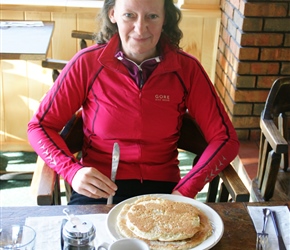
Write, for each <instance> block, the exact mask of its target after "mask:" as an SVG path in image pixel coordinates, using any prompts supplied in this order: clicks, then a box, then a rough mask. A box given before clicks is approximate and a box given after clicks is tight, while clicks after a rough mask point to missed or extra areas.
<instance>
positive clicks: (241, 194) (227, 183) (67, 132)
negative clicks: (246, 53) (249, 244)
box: [32, 110, 249, 205]
mask: <svg viewBox="0 0 290 250" xmlns="http://www.w3.org/2000/svg"><path fill="white" fill-rule="evenodd" d="M82 125H83V123H82V116H81V110H80V111H78V112H77V113H76V114H75V115H74V116H73V117H72V119H71V120H70V121H69V123H68V124H67V125H66V126H65V128H64V129H63V130H62V132H61V136H62V137H63V138H64V140H65V142H66V144H67V146H68V147H69V149H70V150H71V152H72V153H77V152H79V151H80V150H81V148H82V144H83V127H82ZM193 141H194V142H195V143H192V142H193ZM206 146H207V142H206V141H205V139H204V137H203V135H202V133H201V131H200V129H199V128H198V126H197V124H196V123H195V121H194V120H193V119H192V118H191V117H190V115H189V114H185V116H184V118H183V125H182V128H181V135H180V139H179V141H178V148H180V149H182V150H186V151H189V152H192V153H194V154H196V155H197V157H198V155H200V154H201V153H202V152H203V151H204V149H205V147H206ZM220 179H221V181H222V183H221V187H220V191H219V194H218V185H219V182H220ZM65 186H66V196H67V199H68V201H69V198H70V194H71V187H70V186H69V185H68V184H67V183H66V185H65ZM32 187H33V190H34V193H35V194H36V199H37V204H38V205H59V204H61V192H60V177H59V176H58V175H57V173H56V172H54V170H52V169H51V168H50V167H48V166H47V165H46V164H45V163H44V161H43V160H42V159H41V158H40V157H38V161H37V168H36V171H35V172H34V176H33V180H32ZM229 197H230V198H229ZM229 199H231V200H233V201H245V202H246V201H249V192H248V190H247V188H246V187H245V185H244V184H243V182H242V181H241V179H240V178H239V176H238V174H237V172H236V171H235V169H234V168H233V167H232V165H229V166H227V167H226V168H225V169H224V170H223V171H222V172H221V173H220V174H219V175H218V176H217V177H216V178H215V179H214V180H213V181H211V182H210V184H209V190H208V193H207V202H215V201H218V202H222V201H223V202H225V201H228V200H229Z"/></svg>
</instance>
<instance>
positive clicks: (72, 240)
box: [61, 209, 96, 250]
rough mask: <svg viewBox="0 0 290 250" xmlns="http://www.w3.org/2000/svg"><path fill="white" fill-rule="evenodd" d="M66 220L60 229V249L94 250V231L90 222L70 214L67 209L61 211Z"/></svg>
mask: <svg viewBox="0 0 290 250" xmlns="http://www.w3.org/2000/svg"><path fill="white" fill-rule="evenodd" d="M63 212H64V213H65V214H66V215H67V217H68V220H67V221H66V222H65V223H64V225H63V228H62V231H61V233H62V239H63V242H62V245H63V246H62V247H63V248H62V249H64V250H95V247H94V239H95V236H96V229H95V227H94V225H93V224H92V222H90V221H87V220H81V219H79V218H78V217H76V216H74V215H72V214H70V212H69V210H68V209H64V211H63Z"/></svg>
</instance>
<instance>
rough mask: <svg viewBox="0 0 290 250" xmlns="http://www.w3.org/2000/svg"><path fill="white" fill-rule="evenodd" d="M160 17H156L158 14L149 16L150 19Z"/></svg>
mask: <svg viewBox="0 0 290 250" xmlns="http://www.w3.org/2000/svg"><path fill="white" fill-rule="evenodd" d="M157 17H158V15H156V14H151V15H149V18H150V19H156V18H157Z"/></svg>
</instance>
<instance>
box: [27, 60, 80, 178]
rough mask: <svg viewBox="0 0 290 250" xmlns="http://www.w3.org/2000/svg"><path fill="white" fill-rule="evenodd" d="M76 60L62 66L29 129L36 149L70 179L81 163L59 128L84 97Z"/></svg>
mask: <svg viewBox="0 0 290 250" xmlns="http://www.w3.org/2000/svg"><path fill="white" fill-rule="evenodd" d="M77 61H78V60H77V57H74V58H73V60H72V61H70V62H69V63H68V64H67V65H66V67H65V68H64V69H63V70H62V72H61V74H60V75H59V76H58V78H57V80H56V81H55V83H54V84H53V86H52V88H51V89H50V90H49V91H48V93H47V94H46V95H45V97H44V99H43V100H42V102H41V103H40V105H39V108H38V110H37V111H36V113H35V114H34V115H33V117H32V119H31V120H30V121H29V123H28V130H27V133H28V140H29V142H30V144H31V145H32V147H33V149H34V150H35V152H36V153H37V154H38V155H39V156H40V157H41V158H42V159H43V160H44V161H45V162H46V164H47V165H48V166H49V167H51V168H52V169H54V170H55V171H56V172H57V173H59V174H61V176H62V177H63V178H64V179H65V180H67V181H68V182H69V183H71V181H72V178H73V176H74V175H75V173H76V172H77V171H78V170H79V169H80V168H81V167H82V165H81V163H80V162H79V161H78V160H77V159H76V158H75V157H74V155H73V154H71V153H70V151H69V149H68V148H67V146H66V144H65V142H64V140H63V139H62V138H61V137H60V135H59V132H60V131H61V129H62V128H63V127H64V125H65V124H66V123H67V122H68V121H69V120H70V118H71V117H72V115H73V114H74V113H75V112H76V111H77V110H78V109H79V108H80V107H81V105H82V102H83V100H84V96H85V82H86V81H85V80H84V79H80V77H83V76H79V75H81V74H76V73H75V72H78V71H79V70H81V69H80V68H79V67H80V66H79V65H80V64H79V63H78V62H77ZM82 70H83V69H82ZM84 75H85V73H84ZM80 83H84V85H82V84H80Z"/></svg>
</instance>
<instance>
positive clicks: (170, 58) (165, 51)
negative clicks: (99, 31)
mask: <svg viewBox="0 0 290 250" xmlns="http://www.w3.org/2000/svg"><path fill="white" fill-rule="evenodd" d="M119 48H120V38H119V35H118V34H115V35H114V36H113V37H112V38H111V39H110V41H109V42H108V44H107V45H106V46H105V47H104V50H103V52H102V53H101V55H100V57H99V62H100V63H101V64H102V65H103V66H104V67H108V68H110V69H112V70H116V71H118V72H121V73H123V74H126V72H128V71H127V69H126V68H125V67H124V65H123V64H122V62H120V61H119V60H118V59H117V58H116V57H115V55H116V54H117V53H118V51H119ZM161 50H162V51H161V54H162V61H161V62H160V63H159V64H158V67H157V69H156V70H158V72H161V73H163V72H171V71H176V70H178V69H179V68H180V67H181V65H180V63H179V62H178V60H177V59H176V57H177V53H176V50H175V49H173V48H172V47H171V46H170V45H169V44H168V43H167V42H166V41H165V40H164V39H162V41H161ZM156 70H155V71H156Z"/></svg>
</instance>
